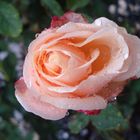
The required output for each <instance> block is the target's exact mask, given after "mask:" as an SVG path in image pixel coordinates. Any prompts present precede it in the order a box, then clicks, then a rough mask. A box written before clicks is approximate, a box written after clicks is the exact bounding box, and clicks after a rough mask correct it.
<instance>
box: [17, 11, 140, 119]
mask: <svg viewBox="0 0 140 140" xmlns="http://www.w3.org/2000/svg"><path fill="white" fill-rule="evenodd" d="M139 65H140V39H139V38H137V37H136V36H133V35H130V34H128V33H127V31H126V30H125V29H124V28H122V27H119V26H118V25H117V24H116V23H114V22H113V21H110V20H109V19H107V18H104V17H102V18H98V19H96V20H95V21H94V22H93V23H92V24H90V23H87V21H86V19H85V18H83V17H82V16H81V15H80V14H76V13H73V12H68V13H66V14H65V15H64V16H62V17H60V18H58V17H55V18H53V19H52V23H51V27H50V28H49V29H45V30H44V31H43V32H41V33H40V34H39V35H38V37H37V38H36V39H35V40H34V41H33V42H32V43H31V44H30V46H29V49H28V54H27V56H26V59H25V62H24V68H23V77H21V78H20V80H18V81H17V82H16V85H15V87H16V97H17V99H18V100H19V102H20V103H21V104H22V106H23V107H24V108H25V109H26V110H27V111H29V112H32V113H34V114H37V115H39V116H41V117H43V118H45V119H51V120H57V119H61V118H63V117H64V116H65V115H66V112H67V110H69V109H72V110H77V111H78V110H80V111H82V112H85V113H89V114H90V113H91V112H92V111H93V110H95V112H99V111H96V110H101V109H104V108H106V106H107V103H108V102H109V101H110V100H112V99H113V98H115V97H116V96H117V95H118V94H119V93H120V92H121V91H122V89H123V88H124V86H125V85H126V83H127V82H128V81H129V80H130V79H131V78H133V77H137V78H139V77H140V66H139ZM93 112H94V111H93Z"/></svg>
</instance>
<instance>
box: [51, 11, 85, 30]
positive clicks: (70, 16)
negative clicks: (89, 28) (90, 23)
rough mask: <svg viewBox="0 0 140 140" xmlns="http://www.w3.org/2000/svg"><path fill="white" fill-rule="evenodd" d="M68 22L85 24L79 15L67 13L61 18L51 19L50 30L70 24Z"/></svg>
mask: <svg viewBox="0 0 140 140" xmlns="http://www.w3.org/2000/svg"><path fill="white" fill-rule="evenodd" d="M70 21H71V22H75V23H77V22H79V23H87V20H86V18H84V17H83V16H82V15H81V14H77V13H74V12H72V11H69V12H66V13H65V14H64V15H63V16H61V17H57V16H54V17H52V21H51V28H56V27H60V26H62V25H63V24H65V23H67V22H70Z"/></svg>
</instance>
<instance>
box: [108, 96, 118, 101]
mask: <svg viewBox="0 0 140 140" xmlns="http://www.w3.org/2000/svg"><path fill="white" fill-rule="evenodd" d="M116 100H117V97H111V98H110V99H109V102H115V101H116Z"/></svg>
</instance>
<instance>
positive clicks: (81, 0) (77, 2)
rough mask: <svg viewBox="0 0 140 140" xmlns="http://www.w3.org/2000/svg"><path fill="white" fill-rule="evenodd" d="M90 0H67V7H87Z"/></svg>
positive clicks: (74, 8) (72, 8)
mask: <svg viewBox="0 0 140 140" xmlns="http://www.w3.org/2000/svg"><path fill="white" fill-rule="evenodd" d="M89 1H90V0H67V7H68V9H71V10H76V9H78V8H82V7H85V6H86V5H87V4H88V3H89Z"/></svg>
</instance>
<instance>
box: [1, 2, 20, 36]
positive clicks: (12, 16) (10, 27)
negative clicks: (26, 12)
mask: <svg viewBox="0 0 140 140" xmlns="http://www.w3.org/2000/svg"><path fill="white" fill-rule="evenodd" d="M21 31H22V23H21V21H20V18H19V14H18V11H17V10H16V9H15V8H14V6H13V5H11V4H8V3H6V2H2V1H1V2H0V34H2V35H5V36H10V37H17V36H19V34H20V33H21Z"/></svg>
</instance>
